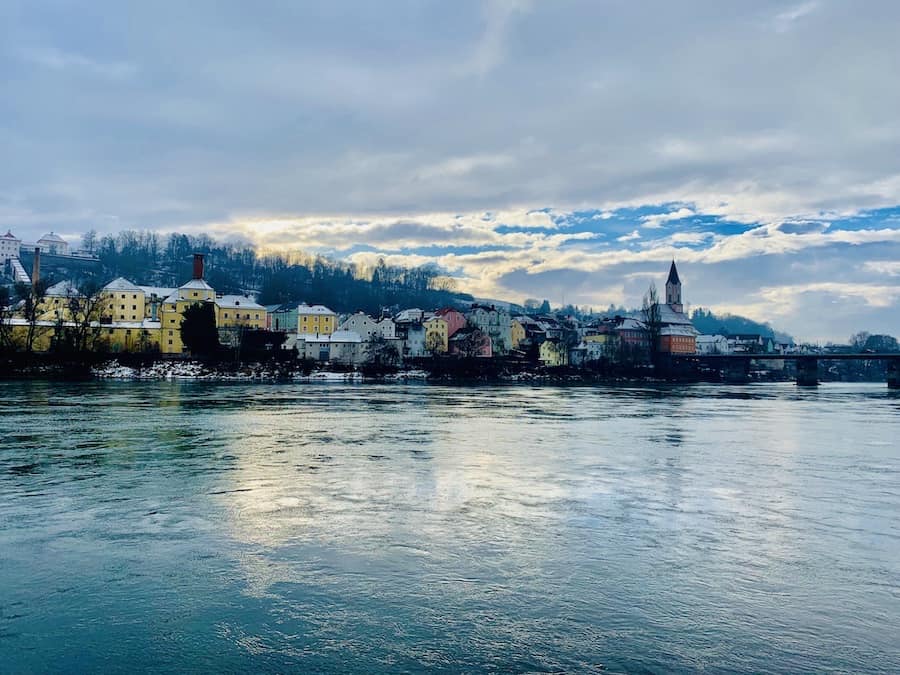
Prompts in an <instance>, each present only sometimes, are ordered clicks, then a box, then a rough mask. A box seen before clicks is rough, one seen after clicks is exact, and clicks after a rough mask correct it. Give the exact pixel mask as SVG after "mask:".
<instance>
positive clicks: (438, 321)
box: [423, 316, 450, 354]
mask: <svg viewBox="0 0 900 675" xmlns="http://www.w3.org/2000/svg"><path fill="white" fill-rule="evenodd" d="M423 325H424V326H425V349H426V351H429V352H431V351H434V352H437V353H439V354H446V353H447V349H448V346H449V340H450V337H449V332H450V329H449V327H448V325H447V322H446V321H444V320H443V319H442V318H441V317H439V316H434V317H432V318H430V319H428V321H426V322H425V323H424V324H423Z"/></svg>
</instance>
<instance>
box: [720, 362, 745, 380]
mask: <svg viewBox="0 0 900 675" xmlns="http://www.w3.org/2000/svg"><path fill="white" fill-rule="evenodd" d="M722 379H723V380H724V381H725V382H727V383H728V384H747V383H748V382H749V381H750V359H729V360H728V361H726V363H725V367H724V368H723V369H722Z"/></svg>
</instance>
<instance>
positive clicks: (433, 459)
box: [0, 383, 900, 672]
mask: <svg viewBox="0 0 900 675" xmlns="http://www.w3.org/2000/svg"><path fill="white" fill-rule="evenodd" d="M0 387H2V392H3V395H2V397H0V438H2V439H3V440H2V449H0V570H2V574H0V671H3V672H8V671H11V672H33V671H47V670H57V671H61V670H73V669H74V670H110V669H113V670H123V671H125V670H128V671H130V670H134V669H135V668H138V669H141V668H144V669H146V668H153V669H157V670H159V669H161V670H169V671H184V670H225V671H227V670H254V671H283V670H314V671H330V672H346V671H349V670H358V671H367V672H373V671H398V670H399V671H420V670H423V669H431V670H447V671H460V670H463V671H465V670H469V671H472V670H485V669H494V670H502V671H559V670H565V671H592V670H593V671H596V670H597V669H598V668H601V667H603V668H605V669H607V670H610V671H636V670H638V671H639V670H649V671H672V670H676V671H695V670H698V669H712V670H720V669H727V670H737V671H748V672H749V671H759V670H778V671H786V672H787V671H790V672H796V671H821V670H855V671H858V670H878V669H880V670H885V671H897V670H900V650H898V646H897V641H896V639H895V627H896V626H897V625H900V591H898V588H900V563H898V560H900V528H898V518H897V516H898V513H900V509H898V507H900V451H898V449H897V445H896V439H897V437H898V434H897V432H898V429H900V398H898V397H897V396H896V395H892V394H890V393H889V392H887V391H886V390H884V389H883V385H881V386H880V387H879V386H877V385H872V386H869V385H852V386H850V385H848V386H843V385H831V386H825V387H822V388H820V389H818V390H811V391H803V390H799V389H796V388H795V387H793V386H792V385H763V386H759V385H756V386H749V387H707V386H696V387H633V388H617V389H608V388H602V387H570V388H553V387H543V388H530V387H519V386H517V387H472V388H455V387H444V386H427V385H384V386H374V385H371V386H359V385H356V386H344V385H296V386H294V385H271V386H269V385H259V384H254V385H222V384H200V383H181V384H179V383H127V384H126V383H96V384H59V383H55V384H51V383H4V384H2V385H0Z"/></svg>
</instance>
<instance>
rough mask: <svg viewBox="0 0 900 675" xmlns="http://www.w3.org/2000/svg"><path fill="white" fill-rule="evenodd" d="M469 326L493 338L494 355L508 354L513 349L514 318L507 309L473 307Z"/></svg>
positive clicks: (491, 306)
mask: <svg viewBox="0 0 900 675" xmlns="http://www.w3.org/2000/svg"><path fill="white" fill-rule="evenodd" d="M467 318H468V320H469V324H470V325H472V326H473V327H474V328H477V329H478V330H480V331H481V332H482V333H484V334H486V335H487V336H489V337H490V338H491V349H492V351H493V353H494V354H506V353H508V352H509V350H510V349H512V318H511V317H510V315H509V312H507V311H506V310H505V309H498V308H497V307H495V306H493V305H490V306H487V305H472V309H471V310H470V311H469V314H468V317H467Z"/></svg>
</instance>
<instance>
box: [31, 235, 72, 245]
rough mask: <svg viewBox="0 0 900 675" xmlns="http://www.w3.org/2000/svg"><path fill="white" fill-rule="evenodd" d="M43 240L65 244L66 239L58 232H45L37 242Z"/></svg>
mask: <svg viewBox="0 0 900 675" xmlns="http://www.w3.org/2000/svg"><path fill="white" fill-rule="evenodd" d="M42 241H52V242H53V243H55V244H65V243H66V240H65V239H63V238H62V237H60V236H59V235H58V234H54V233H53V232H51V233H50V234H45V235H44V236H43V237H41V238H40V239H38V240H37V243H39V244H40V243H41V242H42Z"/></svg>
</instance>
